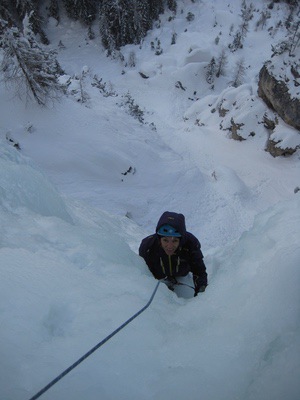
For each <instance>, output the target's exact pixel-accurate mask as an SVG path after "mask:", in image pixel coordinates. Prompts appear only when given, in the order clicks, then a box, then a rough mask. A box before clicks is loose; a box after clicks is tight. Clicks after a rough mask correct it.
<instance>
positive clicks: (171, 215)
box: [156, 211, 186, 238]
mask: <svg viewBox="0 0 300 400" xmlns="http://www.w3.org/2000/svg"><path fill="white" fill-rule="evenodd" d="M165 224H168V225H171V226H173V228H175V229H176V230H177V231H178V232H179V233H180V234H181V236H182V238H184V237H185V235H186V226H185V218H184V215H183V214H177V213H175V212H171V211H165V212H164V213H163V214H162V216H161V217H160V218H159V220H158V223H157V225H156V233H157V231H158V230H159V228H160V227H161V226H162V225H165Z"/></svg>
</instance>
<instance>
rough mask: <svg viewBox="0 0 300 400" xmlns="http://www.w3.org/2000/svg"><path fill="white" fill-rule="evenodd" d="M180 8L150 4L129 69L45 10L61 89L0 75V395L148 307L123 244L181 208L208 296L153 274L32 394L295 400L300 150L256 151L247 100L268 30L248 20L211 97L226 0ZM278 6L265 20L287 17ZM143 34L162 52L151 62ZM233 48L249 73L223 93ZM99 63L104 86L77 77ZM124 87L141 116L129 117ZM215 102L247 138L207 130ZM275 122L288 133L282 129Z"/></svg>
mask: <svg viewBox="0 0 300 400" xmlns="http://www.w3.org/2000/svg"><path fill="white" fill-rule="evenodd" d="M178 3H180V4H181V5H182V6H181V8H182V9H183V10H184V12H183V13H181V12H180V11H179V12H178V14H177V17H176V18H175V19H174V20H172V21H168V19H169V15H168V14H165V15H164V16H162V21H161V24H160V26H159V27H157V28H155V29H154V30H153V31H151V32H149V35H148V37H147V38H145V41H144V43H143V45H142V46H141V48H139V47H137V46H135V47H134V46H127V47H126V48H125V49H122V52H123V54H124V56H125V60H126V59H127V58H128V57H129V54H130V52H131V51H135V53H136V67H128V66H125V65H124V63H122V62H121V61H119V60H114V61H113V60H110V59H108V58H107V57H106V56H105V54H104V52H103V49H102V48H101V45H100V43H99V42H98V41H97V40H95V41H94V42H88V41H87V40H86V39H85V37H84V36H83V34H82V32H84V29H83V28H82V27H81V26H79V25H78V24H76V23H71V24H70V22H69V21H67V20H65V21H62V22H61V24H60V25H59V27H58V28H56V29H54V23H53V21H52V25H51V23H50V24H49V26H48V31H49V36H50V38H51V43H52V45H53V46H54V47H55V46H57V45H58V42H59V40H62V42H63V43H64V45H65V49H64V50H61V51H60V53H59V60H60V62H61V64H62V66H63V68H64V69H65V71H66V74H67V75H68V76H66V77H65V79H66V80H67V79H69V78H70V79H71V86H70V87H69V96H68V97H65V98H62V99H61V101H60V103H58V104H55V105H53V106H52V107H49V108H47V109H40V108H39V107H38V106H36V105H34V104H32V103H27V104H25V103H23V102H22V101H20V100H19V99H17V98H13V97H12V96H11V93H10V92H8V91H7V90H6V89H5V88H4V87H3V86H1V91H0V104H1V106H0V109H1V122H0V135H1V147H0V149H1V150H0V151H1V157H0V162H1V173H0V244H1V245H0V265H1V268H0V273H1V279H0V299H1V301H0V304H1V306H0V321H1V322H0V324H1V330H0V343H1V346H0V352H1V354H0V360H1V361H0V398H1V399H3V400H12V399H14V400H19V399H20V400H21V399H26V398H27V399H29V398H30V397H31V396H33V395H34V394H35V393H36V392H37V391H38V390H40V389H41V388H42V387H43V386H45V385H46V384H47V383H48V382H49V381H51V380H52V379H53V378H55V376H57V375H58V374H59V373H61V372H62V371H63V370H64V369H65V368H67V367H68V366H69V365H70V364H72V363H73V362H75V361H76V360H77V359H78V358H79V357H80V356H82V355H83V354H84V353H85V352H87V351H88V350H89V349H90V348H91V347H93V346H94V345H95V344H96V343H98V342H99V341H100V340H102V339H103V338H104V337H106V336H107V335H108V334H110V333H111V332H112V331H113V330H114V329H116V328H117V327H118V326H119V325H120V324H122V323H123V322H124V321H125V320H126V319H128V318H129V317H130V316H131V315H133V314H134V313H135V312H136V311H138V310H139V309H140V308H142V307H143V306H144V305H145V304H146V303H147V301H148V300H149V298H150V296H151V294H152V292H153V290H154V287H155V281H154V280H153V278H152V276H151V274H150V273H149V271H148V270H147V268H146V267H145V265H144V263H143V261H142V260H141V259H140V258H139V257H138V255H137V249H138V246H139V243H140V241H141V239H142V238H143V237H144V236H146V235H147V234H149V233H152V232H153V231H154V229H155V225H156V222H157V219H158V218H159V216H160V214H161V213H162V212H163V211H165V210H170V211H177V212H183V213H184V214H185V215H186V220H187V227H188V229H189V230H190V231H192V232H193V233H195V234H196V235H197V236H198V238H199V239H200V241H201V243H202V248H203V252H204V254H205V256H206V257H205V262H206V265H207V270H208V274H209V286H208V288H207V290H206V292H205V293H204V294H203V295H201V296H200V295H199V296H198V297H197V298H195V299H194V298H193V299H188V300H187V299H183V298H178V297H177V296H176V295H175V294H174V293H172V292H170V291H168V290H167V289H166V288H165V287H164V286H162V285H161V286H160V287H159V289H158V292H157V294H156V296H155V298H154V300H153V303H152V304H151V307H150V308H149V309H148V310H147V311H145V313H144V314H142V315H141V316H140V317H138V319H136V320H135V321H134V322H132V323H131V324H130V325H129V326H128V327H126V328H125V329H124V330H123V331H122V332H120V333H118V335H117V336H115V337H114V338H113V339H111V341H109V342H108V343H107V344H105V346H103V347H102V348H101V350H100V349H99V350H98V351H97V352H96V353H95V354H93V355H92V356H91V357H89V358H88V359H87V360H86V361H85V362H84V363H82V364H81V365H80V366H78V367H77V368H76V369H75V370H74V371H72V372H71V373H70V374H69V375H67V376H66V377H65V378H64V379H62V380H61V381H60V382H59V383H57V384H56V385H55V386H53V387H52V388H51V389H50V390H49V391H48V392H46V393H45V394H44V395H43V396H42V398H44V399H47V398H48V399H55V400H60V399H64V400H66V399H72V400H82V398H83V397H84V398H86V399H88V400H93V399H99V397H100V398H101V399H103V400H110V399H114V400H115V399H118V400H127V399H128V400H129V399H130V400H134V399H145V400H146V399H155V400H163V399H170V400H171V399H172V400H177V399H178V400H181V399H182V398H183V397H185V398H188V399H189V400H194V399H195V400H196V399H199V398H201V399H204V400H232V399H243V400H254V399H255V400H267V399H269V398H272V399H273V400H276V399H278V400H279V399H280V400H281V399H282V398H286V399H288V400H296V399H298V398H299V395H300V385H299V379H298V377H299V372H300V364H299V344H300V343H299V304H300V302H299V277H300V273H299V259H300V254H299V253H300V251H299V237H300V232H299V226H300V224H299V222H300V221H299V219H300V214H299V192H297V193H295V188H296V187H297V186H299V153H295V154H294V155H293V156H292V157H289V158H282V159H279V158H277V159H274V158H272V157H271V156H270V155H269V154H268V153H266V152H265V151H264V144H265V141H266V138H267V133H266V132H265V131H264V128H263V127H262V125H261V124H260V123H259V121H260V118H261V116H262V115H263V114H264V112H265V111H266V108H265V106H264V105H263V103H262V102H261V101H260V100H259V99H258V98H257V95H256V87H257V74H258V72H259V68H260V66H261V65H262V64H263V62H264V61H265V59H266V58H268V56H269V55H270V42H271V41H272V40H275V39H274V37H271V36H270V35H269V34H268V33H267V30H266V31H255V30H251V33H249V35H248V36H247V43H245V46H244V49H243V51H241V53H239V54H233V55H232V58H231V59H230V65H229V66H228V71H227V76H225V77H223V78H222V79H220V81H218V82H217V83H216V86H217V87H216V88H215V90H214V91H211V90H210V88H209V85H207V83H206V82H205V81H204V80H203V76H204V74H205V65H207V62H209V60H210V58H211V56H212V55H216V54H218V52H219V47H220V46H221V45H222V46H225V45H226V44H228V42H230V41H231V40H232V39H231V38H230V37H229V35H228V32H229V28H230V25H231V24H232V23H234V24H235V26H237V24H238V22H237V16H238V12H239V9H240V2H239V1H234V2H231V3H230V5H227V4H225V3H224V2H222V1H214V2H209V3H206V2H195V3H192V2H189V1H181V2H178ZM257 3H258V2H257ZM261 3H262V4H261ZM255 5H256V6H257V9H260V8H261V7H265V6H266V5H267V2H259V4H256V2H255ZM276 7H277V11H276V14H273V15H275V20H270V21H268V24H269V25H270V26H275V25H276V21H277V20H278V19H280V18H283V16H284V15H285V14H284V13H285V12H286V10H285V9H284V6H283V5H281V6H279V5H277V6H276ZM179 10H180V7H179ZM188 11H190V12H193V13H194V14H195V20H194V21H193V22H190V23H187V20H186V14H187V12H188ZM258 15H259V13H258V12H257V14H256V18H257V17H258ZM215 21H216V22H217V23H216V24H215ZM252 23H253V25H254V23H255V19H254V21H253V22H252ZM174 31H176V33H177V42H176V45H171V44H170V42H171V34H172V32H174ZM221 31H222V35H220V37H222V40H221V43H220V45H219V47H218V48H217V47H216V45H215V44H214V40H215V37H216V35H217V34H219V32H221ZM277 35H278V36H277V37H279V36H280V32H278V33H277ZM155 38H159V39H160V41H161V43H162V47H163V49H164V51H163V53H162V54H161V56H156V57H155V56H154V55H153V52H152V51H151V46H150V43H151V41H153V40H155ZM258 44H259V46H258ZM252 49H255V51H252ZM241 56H243V57H245V58H246V61H247V65H249V66H251V67H249V68H247V76H246V81H245V83H244V85H242V86H241V87H239V88H237V89H233V88H230V87H228V80H230V79H231V78H230V71H232V70H233V68H234V65H235V62H236V59H237V58H238V57H241ZM139 72H143V73H144V74H146V75H148V76H149V78H148V79H143V78H142V77H141V75H140V74H139ZM82 73H83V75H82ZM75 74H76V75H77V76H82V77H83V81H82V82H83V84H84V88H85V90H86V91H87V93H88V94H89V99H88V100H87V102H86V103H84V104H81V103H80V102H78V101H77V99H78V96H79V92H78V91H77V93H74V92H72V93H73V94H72V93H71V88H72V90H73V89H76V88H78V80H76V79H75V77H74V75H75ZM95 74H97V76H98V77H99V78H102V79H103V82H105V83H106V85H107V88H109V89H110V90H111V93H114V95H111V96H107V97H106V96H103V93H101V92H100V91H99V90H98V89H97V88H96V87H94V86H92V85H91V83H92V82H93V76H94V75H95ZM178 81H180V82H181V83H182V85H183V87H185V88H186V90H182V89H180V87H179V88H178V87H176V82H178ZM195 91H196V94H194V92H195ZM128 92H129V93H130V95H131V96H132V98H133V99H134V101H135V102H136V104H138V105H139V107H140V109H142V110H143V111H144V119H145V120H144V124H141V123H140V122H139V121H138V120H136V119H134V118H133V117H132V116H131V115H130V113H128V109H127V108H126V107H127V106H126V104H124V96H125V95H126V93H128ZM224 98H225V99H226V101H227V103H226V104H231V116H232V115H233V116H235V117H236V116H239V117H240V118H242V117H243V121H245V122H246V123H245V126H246V128H245V136H247V137H248V134H247V132H248V131H247V129H248V130H252V129H253V130H255V132H256V135H255V136H253V137H252V136H250V137H248V138H247V140H246V141H243V142H236V141H233V140H231V139H230V138H229V135H228V132H226V131H224V130H222V129H220V122H222V124H223V126H226V124H227V122H228V121H227V120H226V118H225V119H224V120H222V121H221V120H220V118H219V117H218V115H217V113H213V112H211V109H212V108H213V107H214V106H216V105H217V104H218V102H219V101H220V100H222V99H224ZM191 99H192V100H191ZM237 99H238V101H237V104H238V107H237V109H235V108H234V107H232V105H233V104H234V103H235V101H236V100H237ZM251 99H253V100H254V102H253V101H252V100H251ZM250 102H251V103H254V105H253V107H254V109H253V107H250V106H249V104H250ZM197 121H198V122H197ZM278 129H279V131H280V132H279V134H280V135H281V136H282V137H284V133H285V132H286V127H285V126H284V124H283V123H282V124H280V126H279V128H278ZM294 133H295V132H294V131H293V132H292V135H288V136H287V135H286V136H285V137H289V138H291V137H293V138H294ZM6 137H8V138H10V139H11V140H14V141H17V142H18V143H19V144H20V147H21V151H18V150H16V149H15V148H13V146H11V145H9V144H8V142H7V140H6V139H5V138H6ZM292 140H294V139H292ZM10 143H12V142H10Z"/></svg>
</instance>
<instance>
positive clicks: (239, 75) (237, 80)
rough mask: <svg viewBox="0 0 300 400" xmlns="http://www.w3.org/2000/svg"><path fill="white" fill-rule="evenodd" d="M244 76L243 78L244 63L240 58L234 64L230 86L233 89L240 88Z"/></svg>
mask: <svg viewBox="0 0 300 400" xmlns="http://www.w3.org/2000/svg"><path fill="white" fill-rule="evenodd" d="M244 76H245V61H244V59H243V58H241V59H240V60H239V61H238V62H237V64H236V68H235V71H234V76H233V80H232V82H231V85H232V86H233V87H235V88H237V87H239V86H241V85H242V83H243V79H244Z"/></svg>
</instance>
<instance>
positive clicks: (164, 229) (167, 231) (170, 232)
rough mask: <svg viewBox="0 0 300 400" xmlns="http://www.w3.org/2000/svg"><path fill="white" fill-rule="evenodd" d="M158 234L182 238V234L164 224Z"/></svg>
mask: <svg viewBox="0 0 300 400" xmlns="http://www.w3.org/2000/svg"><path fill="white" fill-rule="evenodd" d="M157 234H158V235H160V236H172V237H181V234H180V232H178V230H177V229H175V228H173V226H171V225H169V224H164V225H162V226H160V227H159V229H158V231H157Z"/></svg>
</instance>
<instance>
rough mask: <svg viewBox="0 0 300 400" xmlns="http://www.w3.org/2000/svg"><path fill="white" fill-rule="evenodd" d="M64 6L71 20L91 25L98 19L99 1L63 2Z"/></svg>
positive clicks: (75, 0)
mask: <svg viewBox="0 0 300 400" xmlns="http://www.w3.org/2000/svg"><path fill="white" fill-rule="evenodd" d="M63 4H64V6H65V9H66V11H67V14H68V16H69V17H70V18H72V19H75V20H77V19H78V20H80V21H81V22H84V23H85V24H87V25H89V24H90V23H91V22H92V21H94V19H95V17H96V14H97V7H98V4H99V2H98V1H97V0H63Z"/></svg>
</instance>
